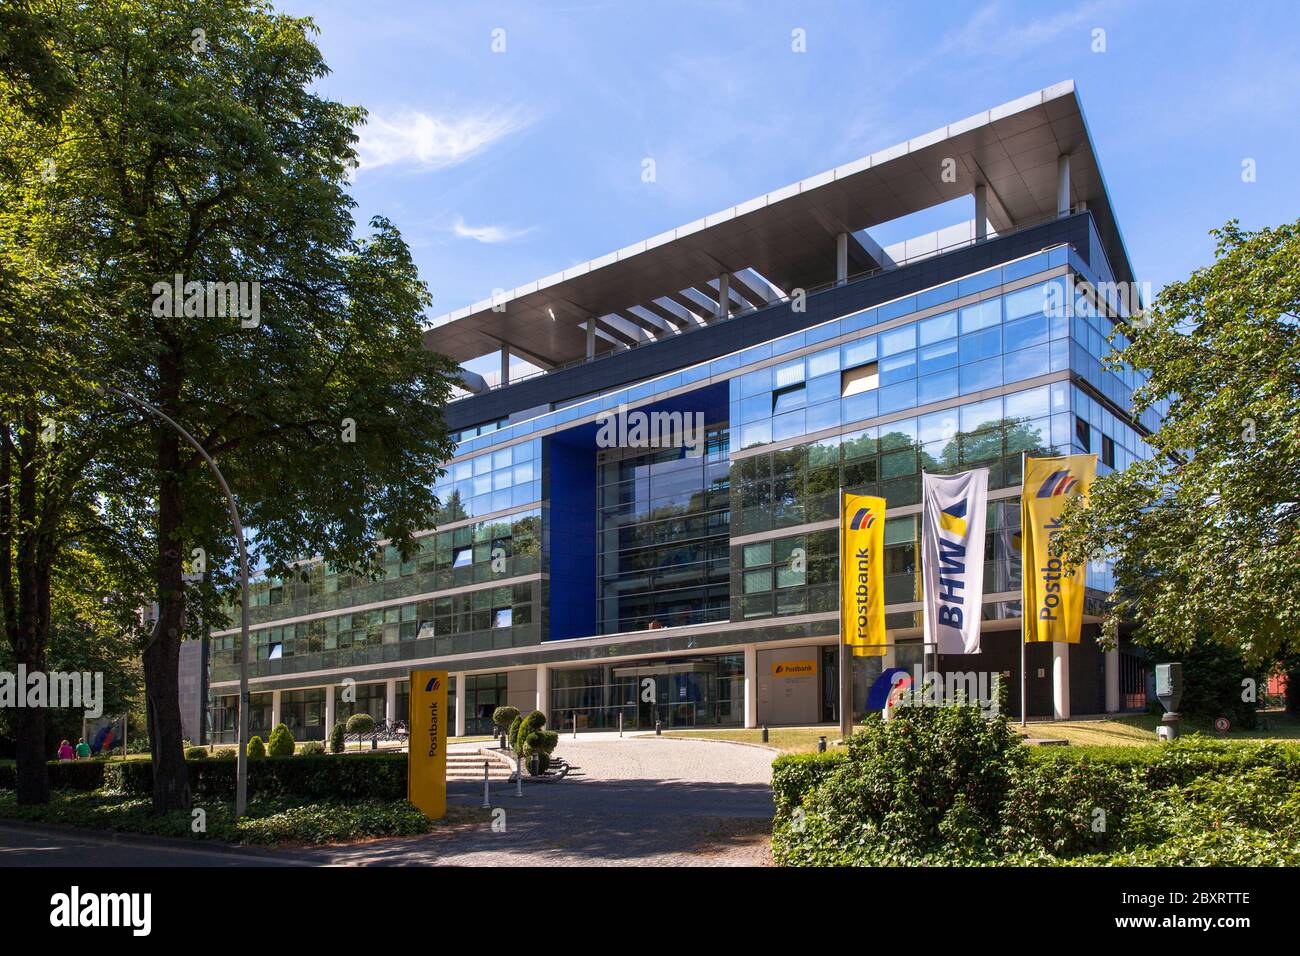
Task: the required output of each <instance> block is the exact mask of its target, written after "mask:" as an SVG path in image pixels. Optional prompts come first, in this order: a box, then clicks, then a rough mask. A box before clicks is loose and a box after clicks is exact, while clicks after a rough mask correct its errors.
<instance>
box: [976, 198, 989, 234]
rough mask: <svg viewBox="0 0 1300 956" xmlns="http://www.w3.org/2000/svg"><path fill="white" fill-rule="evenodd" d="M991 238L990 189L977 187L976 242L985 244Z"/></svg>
mask: <svg viewBox="0 0 1300 956" xmlns="http://www.w3.org/2000/svg"><path fill="white" fill-rule="evenodd" d="M988 237H989V188H988V187H987V186H976V187H975V241H976V242H983V241H984V240H985V239H987V238H988Z"/></svg>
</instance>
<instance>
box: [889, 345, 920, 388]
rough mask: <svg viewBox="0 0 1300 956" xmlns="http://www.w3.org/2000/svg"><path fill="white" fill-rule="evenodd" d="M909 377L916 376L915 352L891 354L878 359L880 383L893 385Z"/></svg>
mask: <svg viewBox="0 0 1300 956" xmlns="http://www.w3.org/2000/svg"><path fill="white" fill-rule="evenodd" d="M911 378H916V353H915V352H906V353H904V354H903V355H891V356H890V357H889V358H883V359H881V360H880V384H881V385H893V384H894V383H896V382H905V381H907V380H908V379H911Z"/></svg>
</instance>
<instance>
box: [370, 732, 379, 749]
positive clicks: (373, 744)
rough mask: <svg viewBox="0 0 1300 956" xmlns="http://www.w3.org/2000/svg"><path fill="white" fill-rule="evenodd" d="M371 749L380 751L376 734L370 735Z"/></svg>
mask: <svg viewBox="0 0 1300 956" xmlns="http://www.w3.org/2000/svg"><path fill="white" fill-rule="evenodd" d="M370 749H371V750H378V749H379V737H378V736H377V735H376V734H371V735H370Z"/></svg>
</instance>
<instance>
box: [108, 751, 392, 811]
mask: <svg viewBox="0 0 1300 956" xmlns="http://www.w3.org/2000/svg"><path fill="white" fill-rule="evenodd" d="M235 763H236V762H235V761H234V760H232V759H230V758H220V757H214V758H212V759H209V760H194V761H187V762H186V764H185V769H186V770H187V771H188V772H189V776H190V790H191V792H193V793H194V794H195V795H196V796H201V797H233V796H234V795H235V780H236V776H235ZM107 766H108V768H109V769H108V773H107V774H106V776H105V779H104V784H105V786H107V787H108V789H110V790H114V791H116V792H118V793H123V794H126V795H128V796H132V795H147V794H152V793H153V764H152V763H151V762H150V761H148V760H131V761H127V762H125V763H113V764H108V765H107ZM248 792H249V793H250V794H273V795H281V794H282V795H292V796H295V797H313V798H321V799H330V798H335V799H341V800H352V799H355V800H365V799H376V800H403V799H405V798H406V754H404V753H402V754H388V753H365V754H358V755H356V756H347V757H337V756H331V755H328V754H299V755H298V756H296V757H264V758H263V759H261V760H250V761H249V762H248Z"/></svg>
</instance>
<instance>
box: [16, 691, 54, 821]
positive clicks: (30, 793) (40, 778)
mask: <svg viewBox="0 0 1300 956" xmlns="http://www.w3.org/2000/svg"><path fill="white" fill-rule="evenodd" d="M14 717H15V720H14V724H15V727H14V731H15V736H16V737H17V747H16V750H15V754H14V756H15V758H16V761H17V764H18V766H17V776H18V780H17V786H16V788H15V795H16V796H17V799H18V802H19V803H49V802H50V773H49V767H48V766H47V765H46V761H47V760H49V759H50V755H49V754H48V753H46V752H45V710H44V709H43V708H41V707H20V708H18V710H17V711H16V713H15V714H14Z"/></svg>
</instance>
